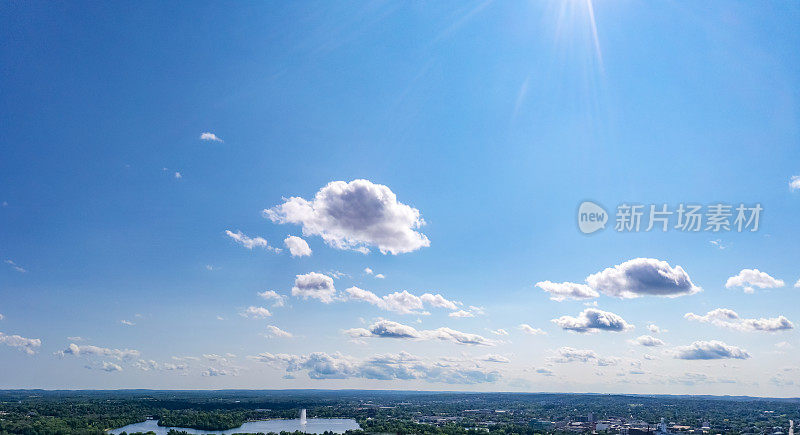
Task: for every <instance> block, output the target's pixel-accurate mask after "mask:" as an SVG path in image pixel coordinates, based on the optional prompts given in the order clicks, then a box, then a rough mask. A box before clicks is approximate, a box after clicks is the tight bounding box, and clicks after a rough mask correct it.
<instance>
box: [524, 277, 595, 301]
mask: <svg viewBox="0 0 800 435" xmlns="http://www.w3.org/2000/svg"><path fill="white" fill-rule="evenodd" d="M536 287H539V288H540V289H542V290H544V291H546V292H548V293H550V299H551V300H554V301H558V302H561V301H564V300H567V299H573V300H581V299H592V298H596V297H598V296H600V294H599V293H597V292H596V291H595V290H594V289H593V288H591V287H589V286H588V285H586V284H576V283H574V282H562V283H557V282H551V281H541V282H537V283H536Z"/></svg>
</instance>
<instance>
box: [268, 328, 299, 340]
mask: <svg viewBox="0 0 800 435" xmlns="http://www.w3.org/2000/svg"><path fill="white" fill-rule="evenodd" d="M265 335H266V336H267V337H279V338H292V337H294V335H293V334H292V333H291V332H287V331H284V330H283V329H281V328H278V327H277V326H273V325H267V333H266V334H265Z"/></svg>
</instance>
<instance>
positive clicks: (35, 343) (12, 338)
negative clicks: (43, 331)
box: [0, 332, 42, 355]
mask: <svg viewBox="0 0 800 435" xmlns="http://www.w3.org/2000/svg"><path fill="white" fill-rule="evenodd" d="M0 344H5V345H6V346H11V347H14V348H16V349H19V350H20V351H22V352H25V353H27V354H28V355H33V354H34V353H36V351H37V350H39V348H40V347H41V346H42V340H41V339H39V338H25V337H22V336H20V335H8V334H5V333H3V332H0Z"/></svg>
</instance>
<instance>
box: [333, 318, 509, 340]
mask: <svg viewBox="0 0 800 435" xmlns="http://www.w3.org/2000/svg"><path fill="white" fill-rule="evenodd" d="M344 333H345V334H347V335H349V336H350V337H351V338H370V337H375V338H396V339H406V340H441V341H450V342H453V343H457V344H465V345H479V346H494V344H495V342H494V340H490V339H488V338H485V337H483V336H480V335H478V334H470V333H467V332H461V331H457V330H455V329H451V328H447V327H442V328H437V329H432V330H417V329H416V328H414V327H413V326H409V325H404V324H402V323H398V322H393V321H391V320H378V321H377V322H375V323H373V324H372V325H370V326H369V327H367V328H353V329H348V330H345V331H344Z"/></svg>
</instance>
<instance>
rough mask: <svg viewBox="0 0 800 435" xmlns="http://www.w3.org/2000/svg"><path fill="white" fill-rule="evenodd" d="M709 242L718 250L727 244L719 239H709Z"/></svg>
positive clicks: (724, 247)
mask: <svg viewBox="0 0 800 435" xmlns="http://www.w3.org/2000/svg"><path fill="white" fill-rule="evenodd" d="M709 243H711V245H712V246H714V247H715V248H717V249H720V250H724V249H726V248H727V247H728V245H727V244H726V243H724V242H723V241H722V240H721V239H715V240H711V241H709Z"/></svg>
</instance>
